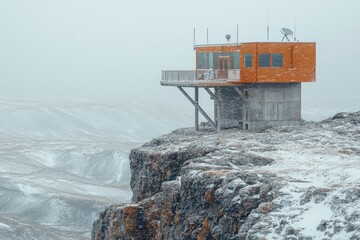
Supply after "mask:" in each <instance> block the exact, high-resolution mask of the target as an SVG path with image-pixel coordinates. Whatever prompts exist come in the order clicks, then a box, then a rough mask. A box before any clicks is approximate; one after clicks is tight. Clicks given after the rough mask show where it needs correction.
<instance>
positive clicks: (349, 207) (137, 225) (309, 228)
mask: <svg viewBox="0 0 360 240" xmlns="http://www.w3.org/2000/svg"><path fill="white" fill-rule="evenodd" d="M130 165H131V187H132V190H133V203H131V204H122V205H113V206H110V207H108V208H106V209H105V210H104V211H103V212H102V213H100V216H99V219H98V220H96V221H95V222H94V226H93V231H92V239H94V240H95V239H96V240H97V239H352V240H355V239H360V208H359V207H360V112H356V113H339V114H336V115H335V116H334V117H333V118H329V119H327V120H324V121H321V122H304V123H302V124H301V125H300V126H298V127H278V128H272V129H267V130H265V131H263V132H260V133H252V132H244V131H239V130H237V129H229V130H224V131H222V132H221V133H219V134H217V133H215V132H213V131H211V130H210V129H209V130H206V129H205V130H202V131H200V132H194V131H193V129H190V128H189V129H178V130H176V131H174V132H172V133H171V134H168V135H164V136H162V137H159V138H157V139H154V140H152V141H151V142H149V143H146V144H145V145H143V146H142V147H140V148H138V149H134V150H132V151H131V153H130Z"/></svg>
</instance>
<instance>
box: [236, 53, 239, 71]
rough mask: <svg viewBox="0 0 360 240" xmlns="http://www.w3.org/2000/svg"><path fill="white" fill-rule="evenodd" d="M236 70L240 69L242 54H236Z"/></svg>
mask: <svg viewBox="0 0 360 240" xmlns="http://www.w3.org/2000/svg"><path fill="white" fill-rule="evenodd" d="M235 69H240V52H236V53H235Z"/></svg>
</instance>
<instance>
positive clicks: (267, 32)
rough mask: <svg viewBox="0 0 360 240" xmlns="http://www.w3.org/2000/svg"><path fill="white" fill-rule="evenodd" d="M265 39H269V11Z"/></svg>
mask: <svg viewBox="0 0 360 240" xmlns="http://www.w3.org/2000/svg"><path fill="white" fill-rule="evenodd" d="M266 40H268V41H269V12H268V13H267V26H266Z"/></svg>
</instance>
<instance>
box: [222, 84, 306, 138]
mask: <svg viewBox="0 0 360 240" xmlns="http://www.w3.org/2000/svg"><path fill="white" fill-rule="evenodd" d="M239 89H240V91H241V92H242V93H243V96H242V97H241V96H240V95H239V93H238V92H237V91H236V90H235V89H234V88H233V87H218V88H215V94H216V96H217V98H218V99H220V122H221V128H222V129H224V128H231V127H241V128H243V129H249V130H253V131H259V130H262V129H264V128H268V127H273V126H290V125H298V124H300V121H301V83H257V84H244V85H242V86H241V87H239ZM218 109H219V107H218V106H217V105H216V103H215V114H217V112H218V111H219V110H218Z"/></svg>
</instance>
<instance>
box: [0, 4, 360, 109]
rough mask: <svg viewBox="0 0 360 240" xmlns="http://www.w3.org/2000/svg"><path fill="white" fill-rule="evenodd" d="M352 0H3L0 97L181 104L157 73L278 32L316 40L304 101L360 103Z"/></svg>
mask: <svg viewBox="0 0 360 240" xmlns="http://www.w3.org/2000/svg"><path fill="white" fill-rule="evenodd" d="M359 9H360V2H359V1H356V0H347V1H334V0H326V1H325V0H318V1H310V0H297V1H291V0H274V1H269V0H263V1H259V0H249V1H247V0H246V1H245V0H221V1H220V0H191V1H190V0H182V1H171V0H152V1H145V0H143V1H125V0H116V1H115V0H96V1H95V0H22V1H21V0H1V1H0V98H22V99H24V98H25V99H39V98H40V99H47V98H55V99H88V100H94V101H98V100H101V101H112V100H120V101H125V100H127V101H147V102H152V101H155V102H159V101H165V102H166V104H171V103H175V102H178V101H186V100H184V98H183V97H182V96H181V93H180V92H178V91H177V90H176V89H174V88H170V87H161V86H160V84H159V80H160V71H161V70H162V69H168V70H173V69H193V68H194V65H195V61H194V52H193V50H192V41H193V39H192V38H193V36H192V33H193V28H194V27H196V31H197V43H204V42H205V39H206V28H209V40H210V42H223V41H224V42H225V38H224V36H225V35H226V34H227V33H229V34H231V35H232V36H233V38H232V39H234V40H236V24H239V40H240V42H241V41H244V42H249V41H265V40H266V22H267V14H269V22H270V40H271V41H280V40H281V38H282V36H281V34H280V32H279V29H280V28H281V27H288V28H293V25H294V15H296V22H297V38H298V39H299V40H300V41H314V42H316V43H317V82H316V83H305V84H303V97H308V98H314V99H316V98H340V97H345V96H346V97H349V96H351V97H353V98H355V99H357V100H359V102H360V97H359V96H360V94H359V92H360V77H359V72H360V61H359V56H360V47H359V39H360V27H359V24H360V14H359Z"/></svg>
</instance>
